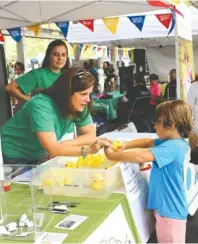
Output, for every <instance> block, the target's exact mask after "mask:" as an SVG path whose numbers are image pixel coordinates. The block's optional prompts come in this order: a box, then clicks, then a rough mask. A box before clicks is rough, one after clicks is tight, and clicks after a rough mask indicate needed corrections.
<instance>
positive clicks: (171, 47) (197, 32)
mask: <svg viewBox="0 0 198 244" xmlns="http://www.w3.org/2000/svg"><path fill="white" fill-rule="evenodd" d="M169 12H170V11H169V10H158V11H154V12H148V13H141V14H145V15H146V18H145V23H144V27H143V30H142V31H141V32H140V31H139V30H138V29H137V28H136V27H135V26H134V25H133V24H132V23H131V22H130V20H129V19H128V18H126V17H121V18H120V21H119V24H118V28H117V32H116V34H115V35H112V34H111V33H110V32H109V31H108V30H107V29H106V27H105V26H104V24H103V22H102V21H101V20H97V21H95V31H94V32H91V31H90V30H88V29H86V27H83V26H82V25H81V24H72V25H71V26H70V29H69V31H68V41H69V42H71V43H72V42H73V43H86V44H88V43H90V44H91V43H92V44H98V45H107V46H110V47H118V46H121V47H138V48H141V47H146V49H147V59H148V64H149V68H150V71H151V72H153V73H157V74H159V76H160V78H161V79H164V80H167V79H168V74H169V71H170V70H171V69H173V68H176V67H175V66H176V63H175V37H174V31H173V32H172V33H171V35H170V36H167V35H168V30H167V29H166V28H165V27H164V26H163V25H162V24H161V23H160V22H159V21H158V20H157V18H156V16H155V14H159V13H169ZM141 14H140V15H141ZM191 18H192V34H193V44H194V57H195V71H196V72H198V64H197V65H196V63H197V62H196V61H198V60H197V56H198V55H196V54H198V25H197V22H198V9H197V8H194V7H191ZM156 60H157V62H156Z"/></svg>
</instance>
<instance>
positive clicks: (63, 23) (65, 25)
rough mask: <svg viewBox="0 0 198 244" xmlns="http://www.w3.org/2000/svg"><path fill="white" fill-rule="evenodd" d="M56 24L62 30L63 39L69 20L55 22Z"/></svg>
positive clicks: (65, 35)
mask: <svg viewBox="0 0 198 244" xmlns="http://www.w3.org/2000/svg"><path fill="white" fill-rule="evenodd" d="M56 25H57V26H58V27H59V28H60V30H61V31H62V33H63V35H64V37H65V39H66V37H67V33H68V29H69V21H66V22H56Z"/></svg>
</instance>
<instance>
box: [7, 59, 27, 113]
mask: <svg viewBox="0 0 198 244" xmlns="http://www.w3.org/2000/svg"><path fill="white" fill-rule="evenodd" d="M24 72H25V66H24V64H23V63H21V62H16V63H15V64H14V77H13V80H14V79H16V78H18V77H20V76H22V75H23V74H24ZM10 102H11V107H12V114H15V113H16V112H17V111H18V110H19V109H20V108H21V107H22V106H23V104H24V102H23V101H21V100H20V101H18V99H17V98H16V97H13V96H11V97H10Z"/></svg>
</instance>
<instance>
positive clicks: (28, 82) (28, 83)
mask: <svg viewBox="0 0 198 244" xmlns="http://www.w3.org/2000/svg"><path fill="white" fill-rule="evenodd" d="M61 74H62V73H61V72H59V73H54V72H52V71H51V70H49V69H44V68H39V69H34V70H31V71H30V72H28V73H26V74H24V75H22V76H20V77H19V78H17V79H16V80H15V81H16V83H17V84H18V86H19V87H20V89H21V90H22V91H23V93H24V94H28V93H29V92H33V91H34V90H35V89H36V88H40V89H42V88H48V87H50V86H52V85H53V83H54V82H55V81H56V80H57V79H58V77H59V76H60V75H61Z"/></svg>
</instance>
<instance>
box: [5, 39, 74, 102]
mask: <svg viewBox="0 0 198 244" xmlns="http://www.w3.org/2000/svg"><path fill="white" fill-rule="evenodd" d="M68 67H69V59H68V50H67V46H66V44H65V42H64V41H62V40H54V41H52V42H51V43H50V44H49V45H48V47H47V50H46V54H45V58H44V60H43V64H42V67H41V68H38V69H34V70H31V71H30V72H28V73H26V74H24V75H23V76H21V77H19V78H17V79H14V80H13V81H11V82H10V83H9V84H8V85H7V86H6V87H5V89H6V91H7V92H8V93H9V94H10V95H11V96H15V97H16V98H17V99H21V100H23V101H28V100H29V99H30V98H31V96H30V95H28V94H29V93H37V92H40V91H41V90H43V89H46V88H48V87H50V86H52V85H53V83H54V82H55V81H56V80H57V78H58V77H59V76H60V75H61V74H62V71H63V70H65V69H67V68H68Z"/></svg>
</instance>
